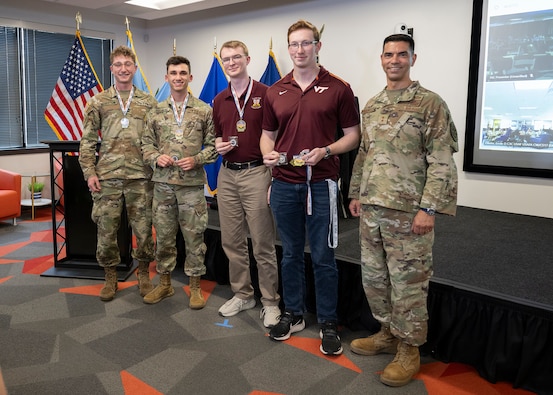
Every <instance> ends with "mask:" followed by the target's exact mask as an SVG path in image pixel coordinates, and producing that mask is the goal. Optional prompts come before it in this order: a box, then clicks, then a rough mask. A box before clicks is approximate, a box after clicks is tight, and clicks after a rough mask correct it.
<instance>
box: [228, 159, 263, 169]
mask: <svg viewBox="0 0 553 395" xmlns="http://www.w3.org/2000/svg"><path fill="white" fill-rule="evenodd" d="M262 164H263V161H262V160H261V159H257V160H252V161H251V162H229V161H228V160H226V159H224V160H223V166H225V167H226V168H227V169H230V170H244V169H251V168H254V167H257V166H261V165H262Z"/></svg>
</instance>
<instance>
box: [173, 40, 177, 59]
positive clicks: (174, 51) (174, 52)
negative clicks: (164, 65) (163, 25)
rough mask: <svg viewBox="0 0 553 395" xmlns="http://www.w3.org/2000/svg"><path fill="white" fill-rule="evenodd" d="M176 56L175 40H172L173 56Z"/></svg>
mask: <svg viewBox="0 0 553 395" xmlns="http://www.w3.org/2000/svg"><path fill="white" fill-rule="evenodd" d="M176 55H177V39H176V38H173V56H176Z"/></svg>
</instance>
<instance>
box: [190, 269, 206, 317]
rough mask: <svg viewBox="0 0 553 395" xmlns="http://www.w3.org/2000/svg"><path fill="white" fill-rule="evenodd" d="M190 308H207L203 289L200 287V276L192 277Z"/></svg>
mask: <svg viewBox="0 0 553 395" xmlns="http://www.w3.org/2000/svg"><path fill="white" fill-rule="evenodd" d="M189 285H190V304H189V306H190V308H191V309H192V310H199V309H203V308H204V306H205V299H204V296H203V295H202V288H201V287H200V276H191V277H190V281H189Z"/></svg>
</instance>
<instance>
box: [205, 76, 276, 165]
mask: <svg viewBox="0 0 553 395" xmlns="http://www.w3.org/2000/svg"><path fill="white" fill-rule="evenodd" d="M252 83H253V87H252V93H251V95H250V97H249V98H248V102H247V103H246V107H245V109H244V118H243V119H244V121H246V130H245V131H244V132H238V131H237V130H236V122H238V120H239V119H240V114H239V113H238V109H237V108H236V104H235V103H234V97H233V96H232V91H231V89H230V84H229V86H228V87H227V89H225V90H223V91H221V92H219V94H218V95H217V96H215V99H214V100H213V123H214V127H215V136H216V137H222V139H223V141H229V136H238V147H234V149H232V150H231V151H230V152H228V153H227V154H225V155H223V158H224V159H226V160H228V161H229V162H250V161H252V160H257V159H262V156H263V155H261V150H260V149H259V139H260V138H261V131H262V129H261V123H262V121H263V107H264V106H265V93H266V92H267V88H268V87H267V85H265V84H262V83H261V82H258V81H254V80H253V79H252ZM246 92H247V89H246ZM246 92H244V94H242V96H241V97H240V98H239V99H240V100H239V101H240V106H243V105H244V99H245V97H246Z"/></svg>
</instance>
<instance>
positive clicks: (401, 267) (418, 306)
mask: <svg viewBox="0 0 553 395" xmlns="http://www.w3.org/2000/svg"><path fill="white" fill-rule="evenodd" d="M415 214H416V213H407V212H402V211H397V210H392V209H388V208H383V207H378V206H373V205H362V209H361V218H360V222H359V240H360V244H361V265H362V266H361V273H362V278H363V288H364V290H365V295H366V296H367V301H368V302H369V306H370V308H371V311H372V313H373V315H374V317H375V319H376V320H378V321H379V322H380V323H381V324H382V325H383V326H385V327H389V328H390V330H391V332H392V334H393V335H394V336H396V337H397V338H400V339H403V340H405V341H406V342H407V343H409V344H411V345H413V346H420V345H422V344H424V343H425V342H426V335H427V332H428V309H427V304H426V303H427V298H428V284H429V282H430V277H431V276H432V245H433V244H434V232H433V231H432V232H430V233H427V234H425V235H416V234H414V233H412V232H411V225H412V223H413V218H414V216H415Z"/></svg>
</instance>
